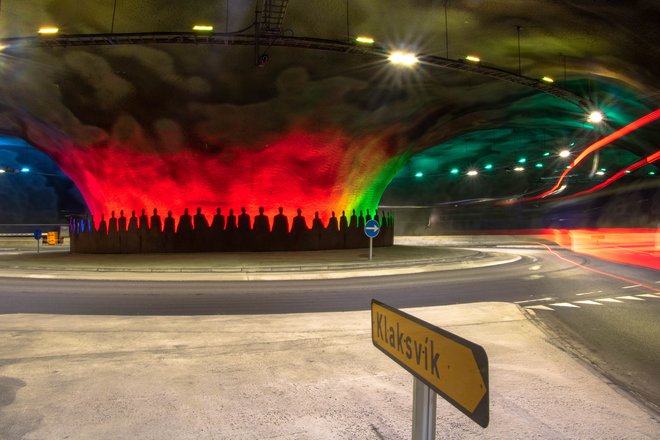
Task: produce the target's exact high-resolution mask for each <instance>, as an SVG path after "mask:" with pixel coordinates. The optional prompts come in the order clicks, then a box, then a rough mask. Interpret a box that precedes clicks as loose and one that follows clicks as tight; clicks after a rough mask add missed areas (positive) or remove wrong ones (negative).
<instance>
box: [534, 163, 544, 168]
mask: <svg viewBox="0 0 660 440" xmlns="http://www.w3.org/2000/svg"><path fill="white" fill-rule="evenodd" d="M534 166H535V167H536V168H543V164H542V163H541V162H539V163H537V164H536V165H534Z"/></svg>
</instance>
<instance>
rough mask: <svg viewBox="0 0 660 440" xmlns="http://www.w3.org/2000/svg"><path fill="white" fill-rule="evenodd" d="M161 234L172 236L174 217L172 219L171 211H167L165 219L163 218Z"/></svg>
mask: <svg viewBox="0 0 660 440" xmlns="http://www.w3.org/2000/svg"><path fill="white" fill-rule="evenodd" d="M163 232H164V233H166V234H174V232H175V230H174V217H172V211H167V217H165V223H164V225H163Z"/></svg>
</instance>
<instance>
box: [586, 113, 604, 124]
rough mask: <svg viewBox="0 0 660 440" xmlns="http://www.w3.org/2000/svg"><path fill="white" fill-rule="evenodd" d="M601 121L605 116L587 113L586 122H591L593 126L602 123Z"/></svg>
mask: <svg viewBox="0 0 660 440" xmlns="http://www.w3.org/2000/svg"><path fill="white" fill-rule="evenodd" d="M603 119H605V116H603V114H602V113H601V112H599V111H597V110H596V111H593V112H591V113H589V116H588V117H587V122H591V123H593V124H598V123H600V122H603Z"/></svg>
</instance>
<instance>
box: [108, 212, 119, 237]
mask: <svg viewBox="0 0 660 440" xmlns="http://www.w3.org/2000/svg"><path fill="white" fill-rule="evenodd" d="M116 234H117V217H115V211H112V216H111V217H110V220H108V235H116Z"/></svg>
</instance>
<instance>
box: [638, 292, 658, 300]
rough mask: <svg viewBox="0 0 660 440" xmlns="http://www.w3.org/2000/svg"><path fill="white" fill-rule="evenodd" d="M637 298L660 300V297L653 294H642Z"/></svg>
mask: <svg viewBox="0 0 660 440" xmlns="http://www.w3.org/2000/svg"><path fill="white" fill-rule="evenodd" d="M637 296H643V297H644V298H657V299H660V296H658V295H654V294H653V293H641V294H639V295H637Z"/></svg>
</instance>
